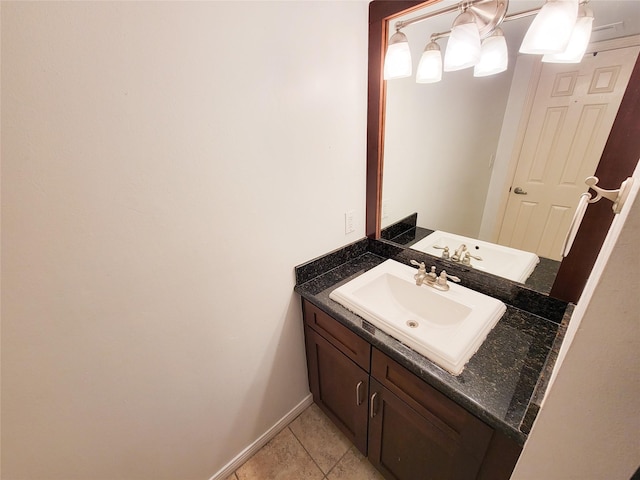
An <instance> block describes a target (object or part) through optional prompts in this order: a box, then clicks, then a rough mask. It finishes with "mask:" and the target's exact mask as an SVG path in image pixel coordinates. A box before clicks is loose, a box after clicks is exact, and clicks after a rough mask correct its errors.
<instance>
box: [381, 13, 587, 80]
mask: <svg viewBox="0 0 640 480" xmlns="http://www.w3.org/2000/svg"><path fill="white" fill-rule="evenodd" d="M588 1H589V0H546V2H545V3H544V4H543V5H542V6H541V7H538V8H533V9H531V10H525V11H522V12H517V13H514V14H510V15H507V14H506V13H507V9H508V6H509V0H463V1H461V2H460V3H458V4H456V5H450V6H448V7H445V8H442V9H440V10H436V11H431V12H427V13H425V14H423V15H420V16H417V17H414V18H411V19H408V20H401V21H398V22H396V25H395V28H396V33H394V34H393V35H392V36H391V38H390V39H389V44H388V47H387V52H386V54H385V60H384V79H385V80H391V79H394V78H404V77H409V76H411V71H412V67H411V52H410V50H409V41H408V40H407V37H406V35H405V34H404V33H402V32H400V30H401V29H402V28H404V27H407V26H409V25H411V24H413V23H417V22H421V21H423V20H427V19H428V18H432V17H437V16H440V15H443V14H446V13H452V12H455V11H458V12H460V13H459V14H458V16H457V17H456V18H455V20H454V22H453V26H452V27H451V30H450V31H448V32H443V33H434V34H433V35H431V41H430V42H429V44H427V46H426V47H425V49H424V52H423V53H422V57H421V58H420V63H419V65H418V72H417V74H416V82H417V83H435V82H439V81H440V80H441V79H442V70H443V68H442V64H443V62H442V53H441V51H440V46H439V45H438V44H437V43H436V40H438V39H439V38H442V37H446V36H448V37H449V41H448V44H447V49H446V51H445V55H444V71H445V72H452V71H456V70H462V69H464V68H469V67H474V71H473V75H474V76H475V77H484V76H488V75H494V74H496V73H500V72H503V71H505V70H506V69H507V66H508V61H509V60H508V52H507V44H506V40H505V37H504V33H503V32H502V30H501V29H500V28H499V27H500V25H501V24H502V22H503V21H509V20H517V19H520V18H524V17H529V16H532V15H535V18H534V20H533V22H532V23H531V26H530V27H529V29H528V30H527V33H526V34H525V37H524V40H523V41H522V45H521V46H520V53H530V54H538V55H544V57H543V60H542V61H543V62H555V63H579V62H580V61H581V59H582V57H583V56H584V52H585V51H586V48H587V45H588V43H589V39H590V36H591V31H592V26H593V12H592V11H591V9H589V8H587V7H586V6H585V5H584V4H585V3H586V2H588ZM481 39H484V40H483V41H481Z"/></svg>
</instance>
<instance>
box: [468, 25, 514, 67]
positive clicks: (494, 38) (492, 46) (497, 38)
mask: <svg viewBox="0 0 640 480" xmlns="http://www.w3.org/2000/svg"><path fill="white" fill-rule="evenodd" d="M508 65H509V53H508V51H507V41H506V40H505V38H504V33H503V32H502V30H501V29H500V28H496V29H495V31H494V32H493V33H492V34H491V36H489V37H487V38H485V39H484V40H483V41H482V48H481V50H480V61H479V62H478V63H477V64H476V66H475V67H474V69H473V76H474V77H486V76H488V75H494V74H496V73H500V72H504V71H505V70H506V69H507V66H508Z"/></svg>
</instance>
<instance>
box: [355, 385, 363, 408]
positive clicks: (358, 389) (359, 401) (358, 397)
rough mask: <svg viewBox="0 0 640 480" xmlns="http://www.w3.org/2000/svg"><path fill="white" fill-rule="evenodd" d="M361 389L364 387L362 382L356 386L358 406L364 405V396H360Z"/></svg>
mask: <svg viewBox="0 0 640 480" xmlns="http://www.w3.org/2000/svg"><path fill="white" fill-rule="evenodd" d="M360 387H362V380H360V381H359V382H358V384H357V385H356V405H358V406H360V405H362V400H361V399H362V395H360Z"/></svg>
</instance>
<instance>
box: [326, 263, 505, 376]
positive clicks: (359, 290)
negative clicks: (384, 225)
mask: <svg viewBox="0 0 640 480" xmlns="http://www.w3.org/2000/svg"><path fill="white" fill-rule="evenodd" d="M427 270H429V268H427ZM416 273H417V270H416V269H415V268H412V267H410V266H408V265H404V264H402V263H399V262H396V261H394V260H387V261H385V262H384V263H382V264H380V265H378V266H377V267H374V268H372V269H371V270H368V271H367V272H365V273H363V274H362V275H360V276H358V277H356V278H354V279H353V280H351V281H350V282H348V283H346V284H344V285H342V286H341V287H339V288H337V289H335V290H334V291H332V292H331V294H330V295H329V298H331V299H333V300H335V301H336V302H338V303H340V304H341V305H343V306H344V307H346V308H347V309H349V310H351V311H352V312H354V313H356V314H358V315H360V316H361V317H362V318H364V319H365V320H367V321H369V322H371V323H372V324H373V325H375V326H376V327H378V328H379V329H381V330H383V331H384V332H386V333H388V334H389V335H391V336H392V337H395V338H396V339H398V340H400V341H401V342H402V343H404V344H405V345H407V346H409V347H411V348H412V349H414V350H416V351H417V352H419V353H421V354H422V355H424V356H425V357H427V358H428V359H429V360H431V361H432V362H434V363H436V364H438V365H440V366H441V367H442V368H444V369H445V370H447V371H449V372H451V373H452V374H454V375H459V374H460V373H461V372H462V370H463V368H464V366H465V364H466V363H467V362H468V361H469V359H470V358H471V357H472V356H473V354H474V353H475V352H476V351H477V350H478V348H480V345H482V342H484V340H485V339H486V337H487V335H488V334H489V332H490V331H491V329H492V328H493V327H494V326H495V324H496V323H497V322H498V320H499V319H500V317H502V314H503V313H504V312H505V310H506V307H505V305H504V303H502V302H501V301H500V300H496V299H495V298H491V297H489V296H487V295H483V294H481V293H478V292H476V291H474V290H470V289H468V288H465V287H462V286H460V285H456V284H453V283H452V282H449V285H450V289H449V291H446V292H443V291H439V290H436V289H435V288H433V287H429V286H427V285H422V286H417V285H416V282H415V279H414V275H415V274H416Z"/></svg>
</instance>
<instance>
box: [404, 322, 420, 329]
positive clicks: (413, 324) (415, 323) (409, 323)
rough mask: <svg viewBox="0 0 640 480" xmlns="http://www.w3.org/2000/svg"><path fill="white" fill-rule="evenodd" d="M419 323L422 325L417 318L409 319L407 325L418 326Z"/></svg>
mask: <svg viewBox="0 0 640 480" xmlns="http://www.w3.org/2000/svg"><path fill="white" fill-rule="evenodd" d="M418 325H420V324H419V323H418V322H416V321H415V320H407V326H409V327H411V328H418Z"/></svg>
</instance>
